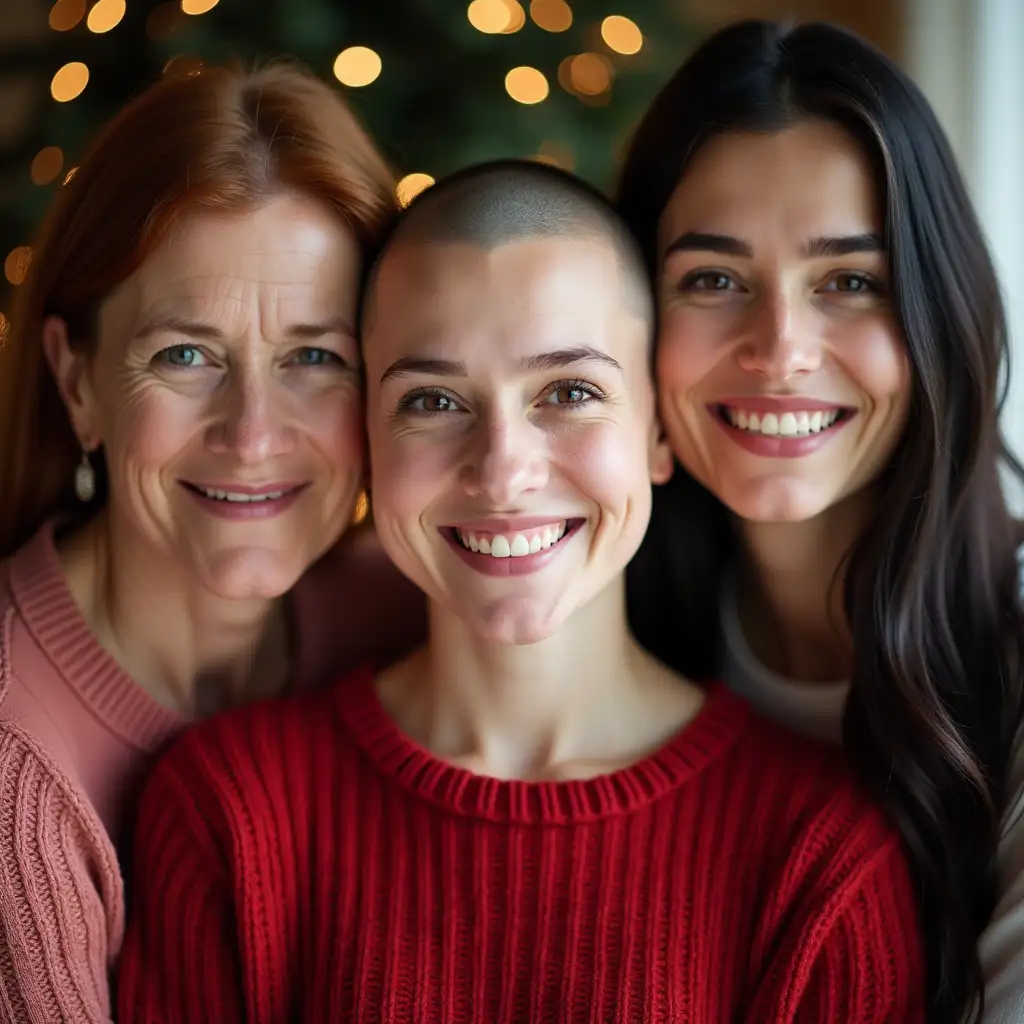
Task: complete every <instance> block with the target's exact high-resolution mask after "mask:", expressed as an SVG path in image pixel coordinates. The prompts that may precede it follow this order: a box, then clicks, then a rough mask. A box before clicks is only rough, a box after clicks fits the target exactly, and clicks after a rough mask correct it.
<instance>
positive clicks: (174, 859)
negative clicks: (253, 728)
mask: <svg viewBox="0 0 1024 1024" xmlns="http://www.w3.org/2000/svg"><path fill="white" fill-rule="evenodd" d="M193 739H194V737H191V736H186V737H185V738H184V741H183V742H182V743H179V744H178V745H177V746H176V748H174V749H172V750H171V751H170V753H169V754H168V755H167V756H166V757H165V758H164V759H163V760H162V761H161V762H160V763H159V764H158V765H157V768H156V770H155V771H154V773H153V775H152V777H151V778H150V780H149V783H148V784H147V786H146V789H145V792H144V793H143V796H142V802H141V805H140V808H139V815H138V820H137V827H136V837H135V858H134V879H135V884H134V885H133V888H132V892H133V905H132V913H131V915H130V918H129V922H128V932H127V935H126V936H125V942H124V949H123V951H122V954H121V960H120V964H119V968H118V980H117V1009H118V1018H117V1019H118V1020H119V1021H120V1022H122V1024H142V1022H145V1024H193V1022H194V1024H209V1022H210V1021H216V1022H217V1024H236V1022H240V1021H242V1020H244V1019H246V1014H245V1010H244V1000H243V995H242V975H241V954H240V950H239V947H238V935H237V926H236V916H235V913H234V891H233V885H232V880H231V876H230V872H229V870H228V865H227V864H226V862H225V859H224V857H223V856H222V852H221V851H222V846H223V843H224V841H225V839H224V836H223V835H222V829H221V828H220V827H219V824H218V823H220V824H223V822H224V814H223V810H222V809H221V807H220V806H219V804H218V800H217V797H216V793H215V789H214V787H213V786H212V785H211V784H210V782H209V780H208V778H207V775H206V773H205V772H204V771H203V770H202V769H201V767H200V763H199V762H200V761H201V760H202V757H201V751H200V750H199V748H198V746H197V745H196V744H194V743H191V741H192V740H193ZM196 754H198V755H199V756H194V755H196ZM225 831H226V827H225ZM256 939H257V941H260V939H261V937H256Z"/></svg>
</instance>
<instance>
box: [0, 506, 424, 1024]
mask: <svg viewBox="0 0 1024 1024" xmlns="http://www.w3.org/2000/svg"><path fill="white" fill-rule="evenodd" d="M342 586H344V590H342ZM343 594H352V595H357V600H354V601H351V602H346V601H344V600H343V598H342V595H343ZM293 600H294V604H293V613H294V621H295V623H296V633H297V638H296V639H297V644H296V665H295V667H294V674H295V678H296V680H297V681H301V682H302V684H304V685H305V684H316V683H319V682H321V681H325V680H327V679H329V678H333V677H335V676H337V674H338V673H339V672H344V671H346V670H347V669H349V668H351V667H353V666H354V665H356V664H360V663H362V662H364V661H366V660H371V661H375V662H378V663H383V662H386V661H388V660H390V658H392V657H394V656H395V655H397V654H399V653H402V652H403V651H404V650H405V649H407V648H408V647H410V646H411V645H412V644H413V643H414V642H415V641H416V639H417V638H418V636H419V635H420V632H421V630H422V628H423V624H422V621H421V620H420V619H419V616H418V614H417V612H418V611H419V609H420V607H421V602H420V598H419V596H418V595H417V594H416V592H414V591H413V590H412V588H411V586H410V585H409V584H407V583H405V581H404V580H402V579H401V578H399V577H398V575H397V573H396V571H395V570H394V569H393V568H392V567H391V564H390V562H388V560H387V558H386V556H384V554H383V552H381V551H380V549H379V547H377V545H376V543H375V539H374V538H373V535H372V534H367V533H365V532H364V533H362V534H359V535H357V536H355V537H354V538H353V539H351V540H350V541H349V542H347V543H346V544H345V545H343V546H341V547H339V549H338V550H337V551H335V552H333V553H332V554H330V555H328V556H327V557H326V558H325V559H324V560H323V561H322V562H321V563H320V564H319V565H318V566H316V567H315V568H314V569H313V570H311V571H310V572H309V573H308V574H307V576H306V577H305V578H304V579H303V581H302V582H301V583H300V584H299V586H298V587H297V588H296V591H295V593H294V595H293ZM399 609H402V610H403V611H401V612H400V611H399ZM382 622H387V624H388V626H389V628H388V629H386V630H382V629H381V628H380V625H381V623H382ZM392 626H393V628H391V627H392ZM186 724H187V721H186V719H184V718H183V717H181V716H180V715H178V714H176V713H175V712H173V711H170V710H168V709H166V708H164V707H162V706H161V705H159V704H158V703H156V701H154V700H153V699H152V698H151V697H149V696H148V694H147V693H146V692H145V691H144V690H143V689H142V688H141V687H139V686H138V685H137V684H136V683H135V682H134V681H133V680H132V679H131V678H129V677H128V676H127V675H126V674H125V672H124V671H123V670H122V669H121V667H120V666H119V665H118V664H117V662H116V661H115V660H114V659H113V658H112V657H111V656H110V655H109V654H108V653H107V652H106V651H105V650H104V649H103V648H102V647H101V646H100V645H99V643H98V642H97V640H96V638H95V637H94V636H93V634H92V633H91V632H90V630H89V627H88V625H87V624H86V622H85V620H84V619H83V617H82V615H81V614H80V612H79V610H78V608H77V606H76V604H75V602H74V600H73V598H72V596H71V592H70V591H69V589H68V587H67V584H66V582H65V580H64V576H63V574H62V572H61V569H60V566H59V564H58V561H57V555H56V551H55V549H54V543H53V527H52V525H48V526H46V527H44V528H43V529H42V530H41V531H40V532H39V534H37V536H36V537H35V538H33V539H32V540H31V541H29V543H28V544H26V545H25V547H23V548H22V549H21V550H20V551H19V552H17V553H16V554H15V555H14V556H13V557H12V558H11V559H10V560H9V561H8V562H6V563H5V564H4V565H3V566H0V1021H4V1022H7V1021H11V1022H17V1024H30V1022H31V1024H35V1022H39V1024H42V1022H44V1021H45V1022H51V1021H58V1020H59V1021H65V1022H72V1024H77V1022H85V1021H89V1022H93V1021H108V1020H109V1019H110V992H109V984H108V978H109V975H110V972H111V969H112V968H113V966H114V963H115V960H116V958H117V955H118V953H119V951H120V948H121V940H122V936H123V932H124V914H125V907H124V897H123V889H124V885H123V880H122V877H121V872H120V869H119V866H118V849H119V847H120V846H121V844H122V840H123V838H124V837H126V836H127V835H128V834H129V832H130V828H131V818H132V812H133V807H134V801H135V797H136V795H137V793H138V791H139V788H140V786H141V784H142V782H143V781H144V777H145V776H146V774H147V772H148V770H149V768H150V767H151V766H152V764H153V762H154V759H155V757H156V755H157V754H158V753H159V752H160V750H161V749H162V748H163V747H164V746H165V744H166V743H167V742H168V740H170V739H171V738H172V737H174V736H175V735H176V734H177V733H178V732H180V731H181V729H182V728H184V726H185V725H186Z"/></svg>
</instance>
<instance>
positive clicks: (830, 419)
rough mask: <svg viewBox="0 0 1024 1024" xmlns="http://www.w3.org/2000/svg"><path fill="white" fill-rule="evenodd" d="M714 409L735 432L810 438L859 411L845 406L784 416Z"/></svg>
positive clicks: (738, 409) (798, 411)
mask: <svg viewBox="0 0 1024 1024" xmlns="http://www.w3.org/2000/svg"><path fill="white" fill-rule="evenodd" d="M712 408H713V410H714V412H715V415H717V416H718V418H719V419H721V420H722V421H723V422H724V423H726V424H727V425H728V426H730V427H732V428H733V429H734V430H742V431H743V432H744V433H747V434H756V435H760V436H761V437H811V436H813V435H815V434H823V433H825V431H828V430H833V429H834V428H835V427H837V426H839V424H841V423H843V422H845V421H846V420H848V419H850V418H851V417H852V416H854V415H855V414H856V410H854V409H849V408H846V407H844V406H836V407H835V408H832V409H813V410H811V409H807V410H794V411H792V412H789V411H787V412H782V413H774V412H761V413H758V412H754V411H753V410H747V409H743V408H740V407H738V406H732V405H715V406H712Z"/></svg>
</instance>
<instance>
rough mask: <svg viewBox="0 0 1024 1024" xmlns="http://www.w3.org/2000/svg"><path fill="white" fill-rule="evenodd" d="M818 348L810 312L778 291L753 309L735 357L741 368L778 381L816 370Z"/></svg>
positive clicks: (819, 338) (819, 352) (818, 362)
mask: <svg viewBox="0 0 1024 1024" xmlns="http://www.w3.org/2000/svg"><path fill="white" fill-rule="evenodd" d="M822 348H823V339H822V338H821V337H820V335H819V334H818V333H817V328H816V326H815V323H814V318H813V316H812V315H811V313H810V311H807V310H804V309H803V308H802V307H801V305H800V303H799V302H798V301H797V300H795V299H793V298H791V297H787V296H785V295H781V294H779V295H773V296H769V297H768V298H767V299H766V300H765V301H764V302H763V303H762V304H761V305H760V306H759V307H758V308H757V310H756V313H755V315H754V317H753V320H752V322H751V324H750V333H749V335H748V337H747V338H746V339H744V342H743V344H742V345H740V347H739V350H738V354H737V357H738V359H739V364H740V366H741V367H742V368H743V369H744V370H747V371H749V372H750V373H756V374H760V375H761V376H762V377H765V378H766V379H768V380H770V381H772V382H776V381H779V382H781V381H786V380H789V379H790V378H792V377H796V376H799V375H800V374H804V373H812V372H814V371H815V370H817V369H819V368H820V367H821V361H822Z"/></svg>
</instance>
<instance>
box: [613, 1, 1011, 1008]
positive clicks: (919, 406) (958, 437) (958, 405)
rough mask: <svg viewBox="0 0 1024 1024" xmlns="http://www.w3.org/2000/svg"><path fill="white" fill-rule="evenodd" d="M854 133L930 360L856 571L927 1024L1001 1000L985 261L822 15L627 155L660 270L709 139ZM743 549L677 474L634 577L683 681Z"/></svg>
mask: <svg viewBox="0 0 1024 1024" xmlns="http://www.w3.org/2000/svg"><path fill="white" fill-rule="evenodd" d="M808 119H819V120H826V121H828V122H830V123H833V124H836V125H839V126H841V127H842V128H843V129H845V130H846V131H847V132H848V133H850V135H851V136H852V137H853V138H855V139H856V140H857V141H858V143H859V144H860V145H861V146H862V147H863V149H864V152H865V153H866V154H867V155H868V156H869V157H870V158H871V160H872V162H873V164H874V166H875V167H876V168H877V177H878V182H877V187H878V189H879V193H880V195H881V197H882V199H883V200H884V205H883V209H884V210H885V236H886V251H887V256H888V262H889V268H890V274H891V279H892V299H893V306H894V313H895V316H896V320H897V323H898V326H899V329H900V332H901V335H902V338H903V341H904V343H905V345H906V349H907V352H908V354H909V359H910V363H911V366H912V370H913V374H912V376H913V381H914V383H913V394H912V398H911V404H910V414H909V418H908V423H907V427H906V430H905V433H904V436H903V437H902V438H901V440H900V442H899V444H898V446H897V450H896V451H895V453H894V455H893V458H892V461H891V464H890V465H889V467H888V468H887V469H886V470H885V471H884V472H883V474H882V476H881V478H880V479H879V480H878V481H877V482H876V484H875V486H876V487H877V503H876V505H875V508H876V509H877V511H876V512H875V514H874V517H873V519H872V520H871V521H870V522H869V523H867V524H866V526H865V527H864V529H863V531H862V533H861V535H860V537H859V538H858V540H857V542H856V543H855V545H854V547H853V549H852V550H851V551H850V553H849V556H848V559H847V561H846V563H845V575H844V577H843V580H842V583H843V598H844V607H845V611H846V615H847V618H848V623H849V627H850V631H851V634H852V638H853V647H854V652H855V653H854V660H855V664H854V667H853V672H852V678H851V692H850V698H849V701H848V703H847V707H846V712H845V716H844V721H843V737H844V741H845V744H846V748H847V750H848V753H849V757H850V759H851V761H852V763H853V766H854V768H855V770H856V771H857V774H858V776H859V777H860V779H861V780H862V782H863V783H864V784H865V785H866V786H867V787H868V788H869V789H870V790H871V791H872V792H873V793H874V794H875V795H876V796H877V797H878V799H880V800H881V801H883V802H884V804H885V805H886V806H887V807H888V809H889V811H890V814H891V815H892V817H893V819H894V821H895V822H896V823H897V825H898V826H899V828H900V830H901V832H902V834H903V837H904V840H905V844H906V847H907V850H908V854H909V856H910V858H911V863H912V868H913V871H914V876H915V880H916V883H917V887H918V896H919V907H920V913H921V921H922V928H923V931H924V936H925V942H926V946H927V964H928V991H929V999H930V1005H929V1019H930V1020H931V1021H938V1022H943V1024H945V1022H949V1024H954V1022H956V1024H959V1022H960V1021H961V1020H963V1015H964V1013H965V1012H966V1013H970V1014H971V1015H972V1016H974V1017H975V1018H976V1017H977V1016H978V1015H980V1013H981V1009H982V1007H983V1005H984V986H983V979H982V973H981V967H980V963H979V957H978V952H977V938H978V936H979V934H980V933H981V931H982V929H983V928H984V927H985V925H986V923H987V921H988V919H989V917H990V915H991V912H992V909H993V906H994V902H995V888H996V881H995V853H996V848H997V843H998V839H999V830H1000V818H1001V815H1002V812H1003V808H1004V803H1005V794H1006V788H1007V773H1008V767H1009V761H1010V758H1011V756H1012V751H1013V747H1014V742H1015V739H1016V732H1017V728H1018V724H1019V722H1020V717H1021V701H1022V688H1024V682H1022V648H1024V612H1022V607H1021V600H1020V594H1019V582H1018V568H1017V563H1016V558H1015V549H1016V547H1017V544H1018V542H1019V541H1020V539H1021V535H1020V530H1019V527H1018V524H1017V523H1016V522H1015V521H1014V519H1013V518H1012V516H1011V514H1010V512H1009V511H1008V509H1007V505H1006V501H1005V498H1004V495H1003V492H1002V489H1001V486H1000V477H999V472H1000V463H1003V464H1004V465H1005V466H1006V467H1008V469H1009V470H1010V471H1011V472H1014V473H1016V474H1018V475H1022V474H1021V467H1020V465H1019V464H1018V463H1017V462H1016V461H1015V460H1014V459H1013V458H1012V456H1011V455H1010V453H1009V452H1008V450H1007V449H1006V447H1005V445H1004V443H1003V441H1002V439H1001V436H1000V433H999V427H998V415H999V410H1000V407H1001V405H1002V402H1003V400H1004V398H1005V389H1006V377H1005V374H1006V370H1007V357H1008V352H1007V336H1006V322H1005V315H1004V311H1003V307H1002V303H1001V299H1000V295H999V287H998V283H997V279H996V274H995V271H994V269H993V265H992V261H991V259H990V257H989V254H988V252H987V250H986V247H985V242H984V240H983V237H982V233H981V230H980V228H979V225H978V222H977V219H976V217H975V214H974V211H973V209H972V207H971V203H970V200H969V199H968V196H967V192H966V190H965V188H964V184H963V181H962V179H961V176H960V173H959V171H958V169H957V166H956V161H955V159H954V157H953V154H952V152H951V150H950V147H949V144H948V142H947V140H946V138H945V136H944V134H943V131H942V129H941V128H940V126H939V124H938V121H937V120H936V118H935V115H934V114H933V112H932V111H931V109H930V108H929V106H928V103H927V101H926V100H925V99H924V97H923V96H922V95H921V93H920V92H919V90H918V89H917V88H916V87H915V85H914V84H913V82H912V81H910V79H909V78H908V77H907V76H906V75H905V74H904V73H903V72H902V71H900V70H899V68H897V67H896V66H895V65H894V64H893V63H892V61H890V60H889V59H888V58H886V57H885V56H884V55H883V54H881V53H879V52H878V51H876V50H875V49H874V48H872V47H871V46H870V45H868V44H867V43H865V42H864V41H863V40H861V39H859V38H857V37H856V36H854V35H852V34H850V33H848V32H845V31H843V30H841V29H839V28H836V27H834V26H830V25H823V24H806V25H801V26H799V27H796V28H789V27H786V26H782V25H778V24H775V23H772V22H763V21H748V22H741V23H737V24H734V25H732V26H729V27H727V28H726V29H723V30H722V31H721V32H719V33H717V34H716V35H714V36H712V37H711V38H710V39H709V40H708V41H707V42H706V43H705V44H704V45H703V46H701V47H700V48H699V49H698V50H697V51H696V52H695V53H694V54H693V55H692V56H691V57H690V58H689V59H688V60H687V61H686V63H685V64H684V65H683V66H682V68H680V70H679V71H678V72H677V74H676V75H675V76H674V77H673V78H672V80H671V81H670V82H669V83H668V85H666V86H665V88H664V89H663V90H662V91H661V93H660V95H659V96H658V97H657V99H655V101H654V103H653V105H652V106H651V108H650V110H649V111H648V113H647V114H646V116H645V118H644V120H643V121H642V123H641V125H640V127H639V129H638V130H637V132H636V133H635V135H634V137H633V139H632V143H631V145H630V147H629V150H628V153H627V155H626V159H625V163H624V167H623V171H622V174H621V179H620V182H619V188H618V202H619V206H620V209H621V211H622V212H623V214H624V215H625V217H626V220H627V221H628V222H629V224H630V225H631V227H632V229H633V230H634V232H635V233H636V235H637V238H638V239H639V241H640V244H641V246H642V248H643V251H644V256H645V259H646V260H647V263H648V268H649V270H650V271H651V273H652V276H653V275H656V274H657V273H658V253H657V248H656V246H657V230H658V222H659V219H660V217H661V215H662V212H663V211H664V209H665V207H666V205H667V203H668V201H669V198H670V196H671V194H672V193H673V191H674V190H675V188H676V186H677V185H678V184H679V182H680V179H681V178H682V176H683V174H684V173H685V171H686V168H687V166H688V163H689V162H690V161H691V160H692V158H693V157H694V155H695V153H696V152H697V151H698V149H699V148H700V147H701V146H702V145H703V144H704V142H705V141H707V140H708V139H709V138H710V137H712V136H713V135H717V134H721V133H723V132H729V131H757V132H772V131H777V130H780V129H782V128H784V127H786V126H787V125H790V124H793V123H794V122H797V121H806V120H808ZM735 547H736V540H735V535H734V532H733V530H732V528H731V526H730V521H729V516H728V514H727V512H726V510H725V508H724V507H723V506H722V504H721V503H720V502H719V501H718V500H717V499H716V498H715V497H714V496H713V495H712V494H710V493H709V492H708V491H707V490H705V489H704V488H703V487H702V486H701V485H699V484H698V483H697V482H696V481H695V480H694V479H693V478H692V477H690V476H689V475H688V474H687V473H686V472H685V471H683V470H682V468H681V467H680V468H677V472H676V475H675V477H674V479H673V481H671V482H670V483H669V484H668V485H666V486H665V487H663V488H658V489H657V492H656V495H655V509H654V515H653V518H652V524H651V530H650V533H649V534H648V539H647V541H646V542H645V545H644V547H643V548H642V549H641V552H640V554H639V555H638V557H637V559H636V560H635V562H634V563H633V565H632V567H631V570H630V618H631V623H632V626H633V629H634V631H635V633H636V634H637V636H638V637H639V639H640V640H641V641H642V642H643V643H645V644H646V645H647V646H648V647H650V648H651V649H652V650H653V651H654V652H655V653H656V654H658V655H659V656H660V657H662V658H663V659H664V660H665V661H667V662H668V663H669V664H671V665H673V666H674V667H676V668H678V669H679V670H680V671H682V672H685V673H687V674H688V675H690V676H693V677H697V678H701V677H708V676H710V675H713V674H714V673H715V671H716V670H717V668H718V659H719V645H720V642H721V640H720V638H721V634H720V628H719V622H718V598H719V587H720V580H721V575H722V572H723V571H724V570H725V569H726V567H727V565H728V564H729V562H730V561H731V560H732V558H733V557H734V551H735Z"/></svg>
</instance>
